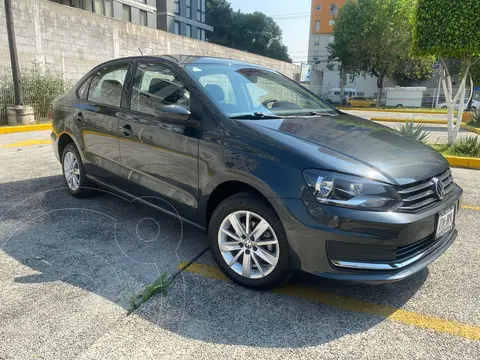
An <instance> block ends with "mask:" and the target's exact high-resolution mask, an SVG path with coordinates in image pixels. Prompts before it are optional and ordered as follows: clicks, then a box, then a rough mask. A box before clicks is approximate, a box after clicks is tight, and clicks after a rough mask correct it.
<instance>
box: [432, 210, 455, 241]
mask: <svg viewBox="0 0 480 360" xmlns="http://www.w3.org/2000/svg"><path fill="white" fill-rule="evenodd" d="M454 221H455V207H454V206H452V207H451V208H449V209H447V210H443V211H441V212H440V213H439V214H438V225H437V235H436V238H437V239H438V238H439V237H440V236H443V235H445V234H446V233H448V232H449V231H450V230H452V229H453V224H454Z"/></svg>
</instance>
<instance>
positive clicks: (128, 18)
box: [122, 4, 132, 22]
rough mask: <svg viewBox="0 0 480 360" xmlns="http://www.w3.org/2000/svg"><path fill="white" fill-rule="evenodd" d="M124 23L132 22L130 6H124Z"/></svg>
mask: <svg viewBox="0 0 480 360" xmlns="http://www.w3.org/2000/svg"><path fill="white" fill-rule="evenodd" d="M122 9H123V21H130V22H131V21H132V8H131V7H130V6H128V5H125V4H123V5H122Z"/></svg>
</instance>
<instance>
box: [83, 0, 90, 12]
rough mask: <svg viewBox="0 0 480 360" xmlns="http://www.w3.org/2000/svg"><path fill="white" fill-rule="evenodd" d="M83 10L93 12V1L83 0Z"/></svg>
mask: <svg viewBox="0 0 480 360" xmlns="http://www.w3.org/2000/svg"><path fill="white" fill-rule="evenodd" d="M82 8H83V10H87V11H92V12H93V1H92V0H83V6H82Z"/></svg>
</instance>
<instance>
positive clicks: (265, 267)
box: [209, 192, 290, 290]
mask: <svg viewBox="0 0 480 360" xmlns="http://www.w3.org/2000/svg"><path fill="white" fill-rule="evenodd" d="M209 238H210V249H211V251H212V255H213V258H214V259H215V261H216V263H217V264H218V266H219V267H220V269H221V270H222V271H223V273H224V274H225V275H227V276H228V277H229V278H230V279H232V280H233V281H235V282H237V283H239V284H241V285H243V286H246V287H249V288H254V289H262V290H263V289H270V288H273V287H276V286H278V285H280V284H282V283H283V282H285V281H286V280H287V279H288V278H289V276H290V261H289V246H288V242H287V237H286V234H285V230H284V229H283V225H282V223H281V221H280V219H279V218H278V216H277V214H276V213H275V211H274V210H273V209H272V208H271V206H270V204H268V203H267V202H266V200H264V199H261V198H259V197H257V196H256V194H255V193H251V192H244V193H240V194H237V195H234V196H232V197H230V198H228V199H226V200H224V201H223V202H222V203H221V204H220V205H219V206H218V207H217V208H216V209H215V211H214V213H213V215H212V218H211V220H210V225H209Z"/></svg>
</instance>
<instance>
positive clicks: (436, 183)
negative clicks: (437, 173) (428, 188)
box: [432, 177, 445, 200]
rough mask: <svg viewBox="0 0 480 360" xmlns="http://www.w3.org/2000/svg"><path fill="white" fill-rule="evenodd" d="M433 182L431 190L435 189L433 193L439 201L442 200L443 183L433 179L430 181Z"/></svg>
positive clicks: (443, 194) (443, 195)
mask: <svg viewBox="0 0 480 360" xmlns="http://www.w3.org/2000/svg"><path fill="white" fill-rule="evenodd" d="M432 182H433V188H434V189H435V192H436V193H437V196H438V198H439V199H440V200H443V198H444V197H445V186H444V185H443V181H442V180H440V179H438V178H436V177H434V178H433V179H432Z"/></svg>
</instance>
